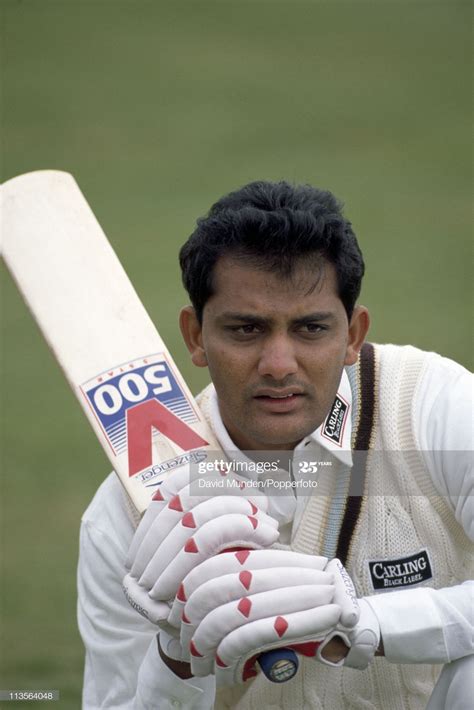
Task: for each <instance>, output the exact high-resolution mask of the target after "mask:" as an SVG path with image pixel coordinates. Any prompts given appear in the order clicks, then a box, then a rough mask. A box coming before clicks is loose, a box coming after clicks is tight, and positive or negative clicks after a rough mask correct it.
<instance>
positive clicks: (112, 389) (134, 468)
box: [80, 353, 207, 476]
mask: <svg viewBox="0 0 474 710" xmlns="http://www.w3.org/2000/svg"><path fill="white" fill-rule="evenodd" d="M80 389H81V391H82V392H83V394H84V396H85V398H86V401H87V402H88V404H89V406H90V408H91V409H92V411H93V412H94V415H95V417H96V419H97V420H98V421H99V423H100V426H101V428H102V430H103V432H104V435H105V437H106V439H107V441H108V442H109V444H110V446H111V448H112V450H113V452H114V454H115V455H116V456H118V455H120V454H123V453H124V452H126V451H127V450H128V460H129V476H133V475H135V474H136V473H138V472H139V471H142V470H143V469H144V468H146V467H147V466H150V465H151V446H150V444H151V436H150V432H151V430H152V429H154V430H155V431H156V432H157V433H161V434H164V435H165V436H166V437H168V438H169V439H170V440H171V441H173V442H174V443H176V444H178V445H179V446H180V447H181V448H182V449H183V450H184V451H188V450H190V449H193V448H197V447H199V446H206V445H207V442H206V441H205V440H204V439H202V438H201V437H200V436H199V435H198V434H196V432H195V431H194V430H193V429H192V428H191V426H190V425H192V424H194V423H196V422H198V421H199V417H198V415H197V413H196V410H195V409H194V407H193V405H192V402H191V401H190V400H189V398H188V397H187V396H186V394H185V393H184V392H183V390H182V388H181V387H180V385H179V384H178V381H177V378H176V376H175V374H174V372H173V370H172V367H171V364H170V362H169V361H168V359H167V358H166V356H165V355H164V354H163V353H157V354H154V355H147V356H146V357H142V358H138V359H135V360H134V361H133V362H127V363H124V364H121V365H118V366H117V367H114V368H112V369H110V370H108V371H106V372H102V373H100V374H99V375H97V376H96V377H93V378H92V379H91V380H89V381H88V382H85V383H84V384H83V385H81V388H80Z"/></svg>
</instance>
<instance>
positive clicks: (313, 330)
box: [300, 323, 326, 334]
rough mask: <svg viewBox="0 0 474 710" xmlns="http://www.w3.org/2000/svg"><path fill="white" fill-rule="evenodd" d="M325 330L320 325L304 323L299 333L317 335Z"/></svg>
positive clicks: (324, 327)
mask: <svg viewBox="0 0 474 710" xmlns="http://www.w3.org/2000/svg"><path fill="white" fill-rule="evenodd" d="M325 330H326V326H324V325H321V324H320V323H305V324H304V325H302V326H301V328H300V331H301V332H303V333H310V334H318V333H322V332H323V331H325Z"/></svg>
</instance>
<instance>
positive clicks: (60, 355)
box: [1, 170, 219, 513]
mask: <svg viewBox="0 0 474 710" xmlns="http://www.w3.org/2000/svg"><path fill="white" fill-rule="evenodd" d="M1 200H2V205H1V209H2V212H1V214H2V233H1V249H2V256H3V259H4V261H5V263H6V265H7V268H8V269H9V271H10V273H11V274H12V276H13V279H14V280H15V281H16V283H17V286H18V288H19V290H20V292H21V293H22V295H23V297H24V299H25V301H26V303H27V305H28V307H29V308H30V310H31V312H32V314H33V316H34V318H35V320H36V321H37V323H38V325H39V327H40V329H41V331H42V333H43V335H44V337H45V339H46V341H47V343H48V345H49V347H50V348H51V350H52V352H53V354H54V356H55V358H56V360H57V361H58V363H59V365H60V366H61V368H62V370H63V372H64V374H65V376H66V378H67V380H68V382H69V384H70V386H71V387H72V389H73V391H74V392H75V394H76V396H77V398H78V400H79V402H80V404H81V406H82V408H83V410H84V412H85V414H86V416H87V417H88V419H89V422H90V424H91V425H92V427H93V429H94V431H95V433H96V435H97V437H98V439H99V441H100V443H101V444H102V446H103V448H104V450H105V452H106V454H107V455H108V457H109V459H110V461H111V463H112V466H113V468H114V470H115V471H116V472H117V474H118V475H119V477H120V480H121V481H122V483H123V485H124V486H125V489H126V490H127V492H128V494H129V496H130V498H131V499H132V502H133V503H134V505H135V507H136V508H137V510H138V512H139V513H141V512H143V511H144V510H145V508H146V507H147V505H148V503H149V501H150V499H151V497H152V496H153V493H154V492H155V490H156V487H157V485H159V483H160V482H161V481H162V480H163V478H164V477H165V476H166V472H168V471H170V470H173V469H174V468H178V467H179V466H183V465H187V464H188V463H189V462H190V461H196V460H200V459H202V458H205V457H206V456H207V452H209V451H210V450H213V451H215V450H218V449H219V447H218V445H217V443H216V441H215V439H214V437H213V435H212V433H211V431H210V430H209V428H208V427H207V425H206V422H205V420H204V418H203V416H202V414H201V413H200V411H199V409H198V407H197V405H196V403H195V401H194V399H193V397H192V395H191V392H190V391H189V389H188V387H187V385H186V383H185V381H184V379H183V378H182V376H181V374H180V373H179V371H178V369H177V367H176V365H175V364H174V362H173V360H172V358H171V355H170V353H169V352H168V349H167V348H166V346H165V344H164V343H163V340H162V338H161V337H160V335H159V333H158V332H157V329H156V328H155V326H154V324H153V322H152V321H151V319H150V317H149V315H148V313H147V312H146V310H145V308H144V306H143V304H142V303H141V301H140V299H139V297H138V295H137V293H136V292H135V290H134V288H133V286H132V284H131V282H130V280H129V279H128V276H127V274H126V273H125V271H124V269H123V267H122V265H121V264H120V261H119V260H118V258H117V256H116V254H115V252H114V251H113V249H112V247H111V245H110V243H109V242H108V240H107V237H106V236H105V234H104V232H103V230H102V228H101V227H100V225H99V223H98V222H97V220H96V218H95V216H94V214H93V212H92V210H91V209H90V207H89V205H88V204H87V202H86V200H85V198H84V196H83V195H82V193H81V191H80V189H79V187H78V185H77V183H76V182H75V180H74V178H73V177H72V176H71V175H69V174H68V173H65V172H60V171H54V170H50V171H38V172H33V173H28V174H25V175H21V176H19V177H16V178H13V179H12V180H9V181H7V182H6V183H4V185H3V186H2V188H1Z"/></svg>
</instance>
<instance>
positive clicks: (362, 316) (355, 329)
mask: <svg viewBox="0 0 474 710" xmlns="http://www.w3.org/2000/svg"><path fill="white" fill-rule="evenodd" d="M369 326H370V316H369V311H368V310H367V308H366V307H365V306H356V307H355V308H354V311H353V313H352V318H351V321H350V323H349V339H348V342H347V350H346V358H345V360H344V365H354V363H356V362H357V358H358V357H359V352H360V349H361V347H362V345H363V344H364V340H365V336H366V335H367V331H368V330H369Z"/></svg>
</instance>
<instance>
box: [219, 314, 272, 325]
mask: <svg viewBox="0 0 474 710" xmlns="http://www.w3.org/2000/svg"><path fill="white" fill-rule="evenodd" d="M218 320H221V321H225V320H234V321H240V322H242V323H261V324H263V323H269V322H271V321H272V320H273V319H272V318H264V317H263V316H259V315H257V314H256V313H239V312H237V311H226V312H224V313H221V314H220V315H219V317H218Z"/></svg>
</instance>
